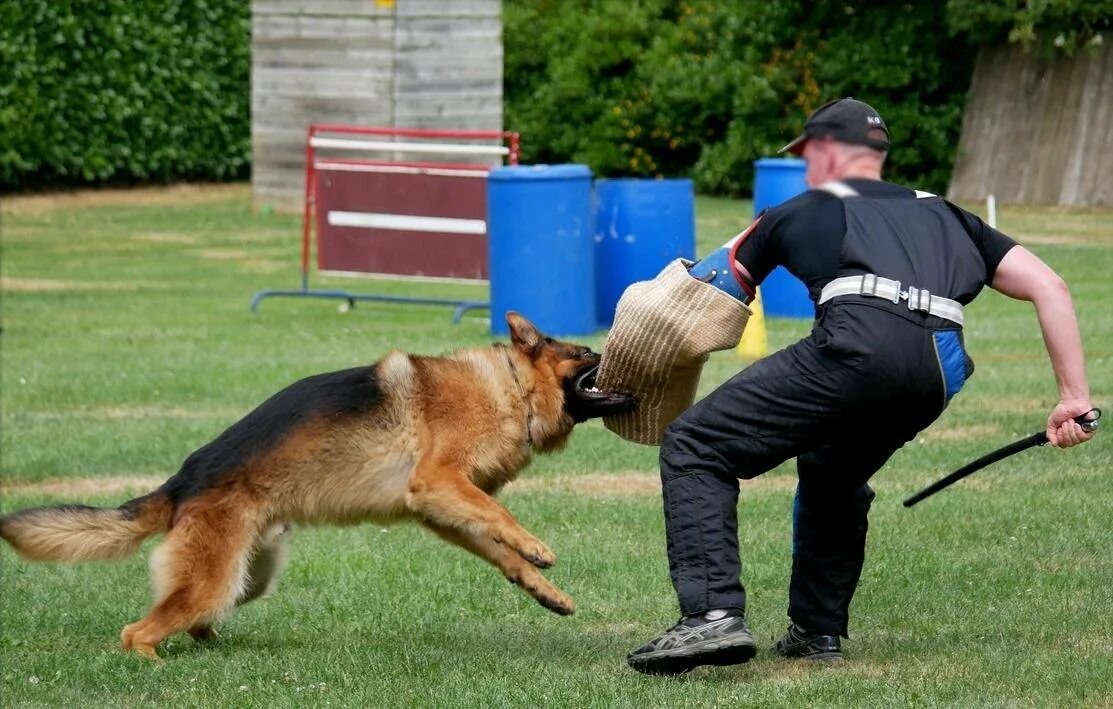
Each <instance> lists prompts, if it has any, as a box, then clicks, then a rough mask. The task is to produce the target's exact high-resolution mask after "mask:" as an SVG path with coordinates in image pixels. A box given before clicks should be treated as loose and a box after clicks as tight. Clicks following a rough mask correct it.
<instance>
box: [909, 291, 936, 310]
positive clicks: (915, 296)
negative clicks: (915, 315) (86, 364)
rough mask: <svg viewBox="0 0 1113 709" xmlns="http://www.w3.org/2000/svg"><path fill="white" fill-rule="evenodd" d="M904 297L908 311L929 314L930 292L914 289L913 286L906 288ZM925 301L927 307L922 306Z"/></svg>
mask: <svg viewBox="0 0 1113 709" xmlns="http://www.w3.org/2000/svg"><path fill="white" fill-rule="evenodd" d="M904 295H905V297H906V298H908V309H909V310H922V311H924V312H931V291H929V290H925V289H923V288H916V287H915V286H908V292H907V293H905V294H904ZM925 299H926V300H927V305H924V300H925Z"/></svg>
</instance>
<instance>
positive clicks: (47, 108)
mask: <svg viewBox="0 0 1113 709" xmlns="http://www.w3.org/2000/svg"><path fill="white" fill-rule="evenodd" d="M250 72H251V8H250V3H249V2H248V0H188V1H186V0H96V1H95V2H94V1H92V0H5V1H4V2H2V3H0V187H3V188H35V187H41V186H47V185H51V186H53V185H79V184H89V183H136V182H164V181H172V180H177V179H214V180H221V179H232V178H239V177H244V176H246V175H248V174H249V172H250V162H251V123H250V121H251V110H250V100H251V92H250V88H249V87H250Z"/></svg>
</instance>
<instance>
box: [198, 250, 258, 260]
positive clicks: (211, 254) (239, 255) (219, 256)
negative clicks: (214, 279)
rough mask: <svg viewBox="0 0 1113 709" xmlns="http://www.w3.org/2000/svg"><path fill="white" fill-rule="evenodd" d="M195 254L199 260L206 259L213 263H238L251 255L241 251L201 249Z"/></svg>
mask: <svg viewBox="0 0 1113 709" xmlns="http://www.w3.org/2000/svg"><path fill="white" fill-rule="evenodd" d="M196 253H197V255H198V256H200V257H201V258H207V259H211V260H213V261H238V260H240V259H245V258H248V257H249V256H251V254H249V253H248V252H246V251H244V250H243V249H201V250H200V251H197V252H196Z"/></svg>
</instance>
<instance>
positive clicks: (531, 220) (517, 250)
mask: <svg viewBox="0 0 1113 709" xmlns="http://www.w3.org/2000/svg"><path fill="white" fill-rule="evenodd" d="M592 232H593V225H592V219H591V169H590V168H588V167H587V166H586V165H512V166H507V167H496V168H494V169H493V170H491V173H490V175H489V177H488V179H487V249H488V259H489V260H488V273H489V278H490V280H491V333H492V334H494V335H506V334H508V328H507V326H506V311H508V310H515V311H517V312H519V313H521V314H522V315H524V316H526V317H527V318H529V319H530V320H531V321H533V324H534V325H536V326H537V327H538V328H540V329H541V331H542V332H544V333H546V334H548V335H586V334H589V333H592V332H594V331H595V249H594V244H593V243H592Z"/></svg>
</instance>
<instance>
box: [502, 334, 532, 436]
mask: <svg viewBox="0 0 1113 709" xmlns="http://www.w3.org/2000/svg"><path fill="white" fill-rule="evenodd" d="M499 348H500V349H502V353H503V355H504V356H505V357H506V366H507V367H509V369H510V376H511V378H512V379H513V380H514V385H515V386H516V387H517V388H518V393H519V394H520V395H521V397H522V403H523V404H525V407H526V442H527V443H529V445H530V446H532V445H533V407H532V406H530V403H529V396H528V395H527V394H526V390H525V388H524V387H523V386H522V382H521V380H520V379H518V369H517V368H516V367H515V366H514V360H512V359H511V357H510V348H509V347H507V346H506V345H504V344H503V343H501V342H500V343H499Z"/></svg>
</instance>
